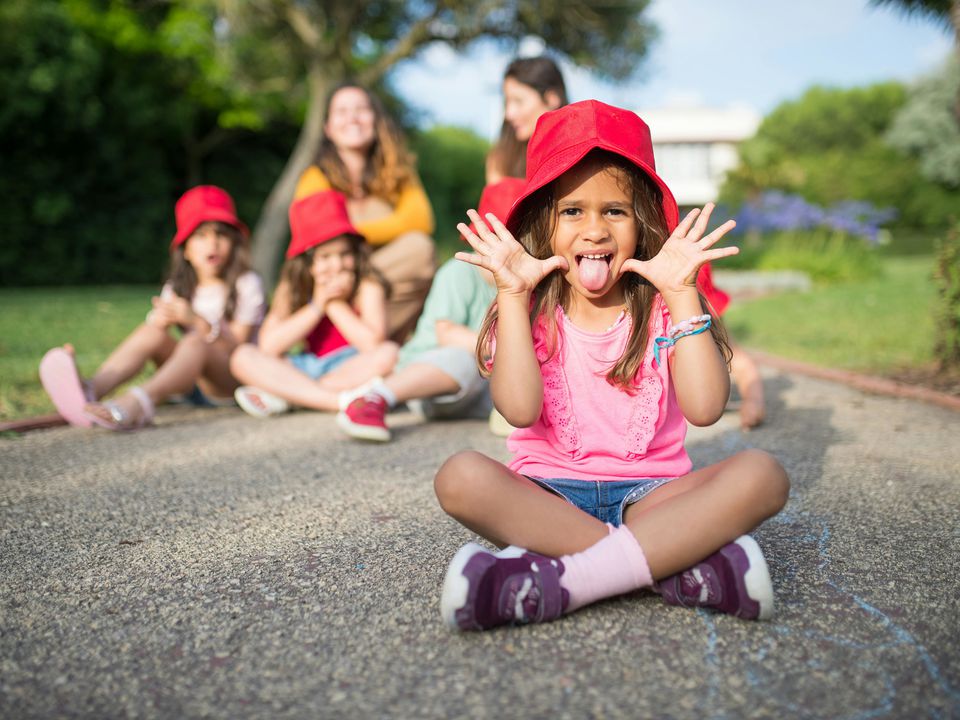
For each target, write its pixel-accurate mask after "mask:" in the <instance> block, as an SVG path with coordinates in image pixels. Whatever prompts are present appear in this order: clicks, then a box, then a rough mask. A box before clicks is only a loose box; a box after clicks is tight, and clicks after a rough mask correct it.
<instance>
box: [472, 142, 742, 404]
mask: <svg viewBox="0 0 960 720" xmlns="http://www.w3.org/2000/svg"><path fill="white" fill-rule="evenodd" d="M585 163H596V166H597V167H598V168H599V169H601V170H604V171H607V172H612V173H613V174H614V175H615V176H616V178H617V181H618V182H619V183H622V184H621V187H622V188H623V189H624V190H625V191H627V192H628V193H629V194H630V196H631V197H632V199H633V210H634V213H635V214H636V217H637V222H638V233H637V249H636V251H635V252H634V255H633V257H634V258H636V259H637V260H649V259H650V258H652V257H654V256H655V255H656V254H657V253H658V252H660V248H662V247H663V244H664V243H665V242H666V240H667V237H668V233H667V221H666V218H665V217H664V214H663V205H662V202H663V194H662V193H661V192H660V188H658V187H657V185H656V184H655V183H654V182H653V181H652V180H651V179H650V178H649V177H647V175H646V174H645V173H643V172H642V171H641V170H640V169H639V168H638V167H637V166H635V165H634V164H633V163H631V162H630V161H628V160H627V159H625V158H623V157H621V156H620V155H617V154H615V153H611V152H607V151H605V150H592V151H591V152H590V153H588V154H587V156H586V157H585V158H584V159H583V160H581V161H580V163H578V165H581V164H585ZM568 172H569V171H568ZM556 182H557V181H556V180H554V181H553V182H552V183H549V184H548V185H546V186H544V187H543V188H541V189H540V190H538V191H537V192H536V193H534V194H533V195H531V196H530V197H529V198H527V199H526V200H525V201H524V203H523V205H522V206H521V208H520V210H519V212H521V213H522V214H521V216H520V220H519V223H518V225H517V228H518V229H517V233H516V237H517V239H518V240H519V241H520V243H521V244H522V245H523V247H524V249H525V250H526V251H527V252H528V253H530V255H532V256H533V257H535V258H537V259H540V260H546V259H547V258H549V257H551V256H552V255H553V254H554V253H553V250H552V248H551V245H550V241H551V239H552V238H553V234H554V232H555V230H556V222H557V200H558V198H557V197H556ZM620 282H621V283H622V284H623V294H624V299H625V302H626V306H627V312H629V313H630V315H631V317H632V318H633V320H632V326H631V328H630V337H629V339H628V340H627V344H626V347H625V348H624V350H623V354H622V355H621V356H620V358H619V359H618V360H617V362H616V363H614V364H613V366H612V367H611V368H610V370H609V372H607V376H606V377H607V382H609V383H610V384H611V385H616V386H617V387H619V388H621V389H623V390H625V391H626V392H632V390H633V388H634V386H635V382H636V377H637V373H638V372H640V371H641V369H642V365H643V359H644V355H645V353H646V349H647V343H648V341H649V337H648V335H649V325H650V318H651V316H652V315H653V312H654V309H655V305H656V306H657V307H659V303H657V302H656V301H657V297H658V291H657V289H656V288H655V287H653V285H651V284H650V283H648V282H647V281H646V280H644V279H643V278H642V277H641V276H640V275H638V274H637V273H634V272H628V273H624V275H623V277H622V278H621V279H620ZM570 293H571V290H570V285H569V284H568V283H567V281H566V280H565V279H564V277H563V273H562V272H561V271H559V270H555V271H554V272H552V273H550V274H549V275H547V276H546V277H545V278H544V279H543V280H541V281H540V283H539V284H538V285H537V287H536V288H534V291H533V302H532V306H531V309H530V323H531V325H532V326H533V327H536V326H537V323H543V324H544V327H545V329H546V337H547V348H548V351H549V353H550V356H553V354H555V353H556V352H557V350H558V342H557V338H558V332H557V321H556V314H555V312H554V308H556V307H557V306H558V305H560V306H561V307H562V308H563V309H564V310H565V311H569V307H570ZM698 294H699V293H698ZM700 302H701V304H702V305H703V306H704V307H707V305H706V300H705V299H704V297H703V295H702V294H701V295H700ZM496 323H497V306H496V304H494V305H492V306H491V307H490V309H489V310H488V311H487V316H486V317H485V318H484V320H483V325H481V327H480V333H479V340H478V341H477V361H478V364H479V366H480V368H481V370H484V369H485V361H486V359H487V358H489V357H490V354H491V348H492V341H493V338H494V335H495V333H496ZM710 332H711V334H712V335H713V338H714V340H715V341H716V343H717V345H719V346H720V350H721V352H722V353H723V356H724V359H725V360H726V362H728V363H729V362H730V357H731V352H730V344H729V341H728V339H727V334H726V330H725V329H724V327H723V324H722V323H721V322H720V319H719V318H718V317H714V318H713V320H712V321H711V325H710Z"/></svg>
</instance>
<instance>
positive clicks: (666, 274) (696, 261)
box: [620, 203, 740, 294]
mask: <svg viewBox="0 0 960 720" xmlns="http://www.w3.org/2000/svg"><path fill="white" fill-rule="evenodd" d="M714 207H715V206H714V204H713V203H707V204H706V205H705V206H704V208H703V210H702V211H701V210H691V211H690V212H689V213H688V214H687V216H686V217H685V218H684V219H683V222H681V223H680V224H679V225H677V228H676V230H674V231H673V234H672V235H670V237H669V238H667V241H666V242H665V243H664V244H663V247H662V248H660V252H658V253H657V254H656V255H655V256H654V257H652V258H651V259H650V260H634V259H632V258H631V259H630V260H627V261H626V262H624V263H623V265H622V266H621V269H620V274H621V275H622V274H623V273H625V272H635V273H637V274H638V275H641V276H643V277H644V278H646V279H647V280H648V281H649V282H650V283H651V284H652V285H653V286H654V287H655V288H657V290H659V291H660V292H661V293H664V294H667V293H673V292H681V291H683V290H685V289H687V288H690V287H696V284H697V271H698V270H699V269H700V266H701V265H703V264H704V263H707V262H712V261H713V260H719V259H720V258H725V257H729V256H730V255H736V254H737V253H738V252H740V248H738V247H732V246H731V247H722V248H714V249H711V247H712V246H713V245H714V244H715V243H716V242H717V241H718V240H719V239H720V238H722V237H723V236H724V235H726V234H727V233H728V232H730V231H731V230H732V229H733V228H734V227H736V222H734V221H733V220H727V222H725V223H724V224H723V225H721V226H720V227H718V228H717V229H716V230H714V231H713V232H712V233H710V234H709V235H704V233H705V232H706V230H707V224H708V223H709V222H710V213H712V212H713V209H714Z"/></svg>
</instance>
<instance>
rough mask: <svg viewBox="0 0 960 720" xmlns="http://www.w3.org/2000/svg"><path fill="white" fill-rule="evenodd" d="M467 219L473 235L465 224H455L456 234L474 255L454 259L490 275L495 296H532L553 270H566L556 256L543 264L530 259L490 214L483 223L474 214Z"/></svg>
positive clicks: (475, 213) (502, 225)
mask: <svg viewBox="0 0 960 720" xmlns="http://www.w3.org/2000/svg"><path fill="white" fill-rule="evenodd" d="M467 216H468V217H469V218H470V219H471V220H472V221H473V226H474V227H475V228H476V232H474V231H473V230H471V229H470V226H469V225H467V224H466V223H458V224H457V230H459V231H460V232H461V233H462V234H463V237H464V238H466V240H467V242H468V243H470V247H472V248H473V250H474V252H473V253H466V252H458V253H457V254H456V255H455V257H456V258H457V260H463V261H464V262H468V263H470V264H471V265H478V266H479V267H482V268H485V269H487V270H489V271H490V272H492V273H493V278H494V280H495V281H496V284H497V292H498V293H505V294H508V295H522V294H526V293H530V292H533V289H534V288H535V287H536V286H537V285H538V284H539V283H540V281H541V280H543V278H545V277H546V276H547V275H549V274H550V273H552V272H553V271H554V270H564V271H566V270H568V269H569V268H568V267H567V261H566V260H565V259H563V258H562V257H560V256H559V255H554V256H552V257H549V258H547V259H546V260H538V259H537V258H535V257H533V256H532V255H531V254H530V253H528V252H527V251H526V250H524V248H523V245H521V244H520V243H519V242H517V241H516V239H515V238H514V237H513V235H511V234H510V231H509V230H507V228H506V227H505V226H504V224H503V223H502V222H500V220H498V219H497V217H496V216H495V215H494V214H493V213H487V217H486V222H484V220H483V219H482V218H481V217H480V214H479V213H478V212H477V211H476V210H467ZM487 223H489V226H488V225H487Z"/></svg>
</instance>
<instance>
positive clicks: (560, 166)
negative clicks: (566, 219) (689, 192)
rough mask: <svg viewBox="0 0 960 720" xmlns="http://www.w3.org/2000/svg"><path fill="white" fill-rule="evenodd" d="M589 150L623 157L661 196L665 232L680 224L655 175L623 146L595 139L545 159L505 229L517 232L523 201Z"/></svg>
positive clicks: (513, 208) (674, 206) (670, 196)
mask: <svg viewBox="0 0 960 720" xmlns="http://www.w3.org/2000/svg"><path fill="white" fill-rule="evenodd" d="M591 150H607V151H609V152H612V153H614V154H616V155H619V156H620V157H622V158H625V159H627V160H629V161H630V162H632V163H633V164H634V165H636V166H637V167H638V168H640V169H641V170H642V171H643V172H644V173H645V174H646V175H647V177H649V178H650V179H651V180H653V182H655V183H656V185H657V187H659V188H660V191H661V192H662V193H663V214H664V218H665V219H666V222H667V232H673V230H674V228H676V227H677V224H678V223H679V222H680V211H679V209H678V207H677V201H676V199H675V198H674V197H673V193H672V192H670V188H668V187H667V184H666V183H665V182H664V181H663V178H661V177H660V176H659V175H657V173H656V172H655V171H654V169H653V168H651V167H650V166H649V165H648V164H647V163H646V162H644V161H643V160H642V159H641V158H640V157H638V156H635V155H631V154H629V153H625V152H624V150H623V148H622V147H617V146H616V145H613V144H612V143H607V142H604V141H603V140H600V139H598V138H590V139H589V140H585V141H584V142H582V143H578V144H576V145H571V146H567V147H564V148H562V149H560V150H558V151H557V152H556V153H555V154H553V155H551V156H550V157H549V158H547V159H546V160H544V161H543V162H542V163H540V165H539V166H538V167H537V169H536V171H535V172H534V174H533V176H532V177H530V178H528V179H527V184H526V186H525V187H524V188H523V191H522V192H521V193H520V197H518V198H517V199H516V200H515V201H514V203H513V205H512V206H511V208H510V214H509V215H508V216H507V221H506V223H504V224H505V225H506V226H507V229H508V230H510V232H512V233H516V231H517V224H518V222H519V220H520V215H521V213H520V209H521V207H522V206H523V204H524V202H526V200H527V199H528V198H529V197H530V196H531V195H533V193H535V192H536V191H537V190H539V189H541V188H543V187H546V186H547V185H548V184H550V183H551V182H553V181H554V180H556V179H557V178H558V177H560V176H561V175H563V173H565V172H566V171H567V170H569V169H570V168H572V167H573V166H574V165H576V164H577V163H578V162H580V161H581V160H583V158H585V157H586V156H587V153H589V152H590V151H591Z"/></svg>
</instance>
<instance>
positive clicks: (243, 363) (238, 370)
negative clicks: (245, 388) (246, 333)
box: [230, 343, 259, 378]
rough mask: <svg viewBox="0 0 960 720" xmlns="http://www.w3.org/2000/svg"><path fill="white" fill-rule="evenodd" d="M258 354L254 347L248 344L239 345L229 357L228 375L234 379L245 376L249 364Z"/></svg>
mask: <svg viewBox="0 0 960 720" xmlns="http://www.w3.org/2000/svg"><path fill="white" fill-rule="evenodd" d="M258 352H259V351H258V350H257V348H256V346H255V345H251V344H250V343H244V344H243V345H239V346H238V347H237V349H236V350H234V351H233V353H231V355H230V373H231V374H232V375H233V376H234V377H235V378H242V377H243V376H245V375H247V374H248V370H249V369H250V364H251V363H252V361H253V358H254V357H255V356H256V354H257V353H258Z"/></svg>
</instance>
